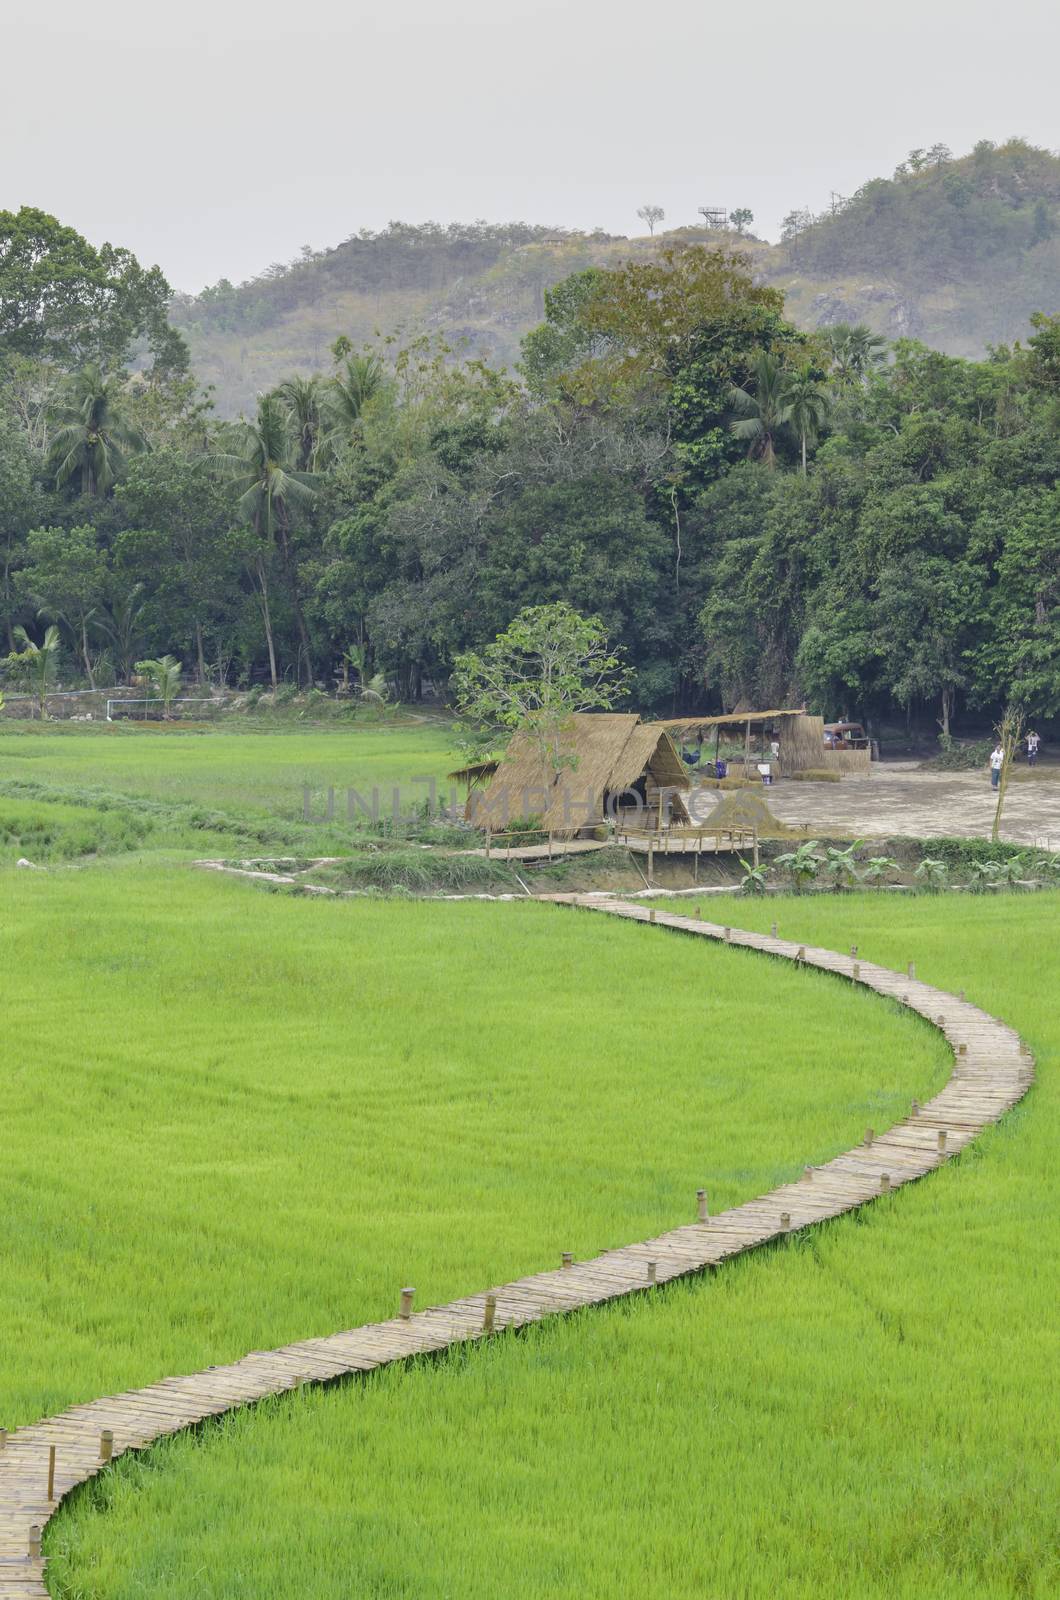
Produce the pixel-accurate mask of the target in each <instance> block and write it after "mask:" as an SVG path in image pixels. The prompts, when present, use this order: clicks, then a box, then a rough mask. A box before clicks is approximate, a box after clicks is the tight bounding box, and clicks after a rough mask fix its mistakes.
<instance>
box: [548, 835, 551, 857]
mask: <svg viewBox="0 0 1060 1600" xmlns="http://www.w3.org/2000/svg"><path fill="white" fill-rule="evenodd" d="M548 859H549V860H550V861H551V860H552V829H551V828H549V830H548Z"/></svg>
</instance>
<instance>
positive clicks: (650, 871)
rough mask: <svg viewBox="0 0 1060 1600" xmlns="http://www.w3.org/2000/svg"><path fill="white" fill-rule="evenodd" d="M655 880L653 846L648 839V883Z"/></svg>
mask: <svg viewBox="0 0 1060 1600" xmlns="http://www.w3.org/2000/svg"><path fill="white" fill-rule="evenodd" d="M654 882H655V846H654V845H653V844H652V841H651V840H650V839H649V840H648V883H649V884H652V883H654Z"/></svg>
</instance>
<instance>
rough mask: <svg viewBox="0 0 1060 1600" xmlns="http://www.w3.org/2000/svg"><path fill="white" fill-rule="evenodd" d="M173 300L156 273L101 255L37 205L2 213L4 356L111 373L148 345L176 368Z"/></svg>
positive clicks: (132, 260) (124, 255)
mask: <svg viewBox="0 0 1060 1600" xmlns="http://www.w3.org/2000/svg"><path fill="white" fill-rule="evenodd" d="M169 299H170V288H169V285H168V283H167V282H166V280H165V278H164V277H163V276H162V273H161V271H160V270H159V268H158V267H151V268H149V269H146V270H145V269H144V268H143V267H141V266H140V263H139V262H138V261H137V259H136V257H135V256H134V255H133V254H132V253H131V252H130V251H128V250H122V249H118V248H115V247H114V246H113V245H109V244H105V245H102V246H101V247H100V248H99V249H96V248H95V247H94V246H93V245H90V244H89V243H88V241H87V240H86V239H83V238H82V237H81V235H80V234H79V233H77V232H76V231H75V229H73V228H69V227H65V226H64V225H63V224H62V223H60V222H58V221H57V220H56V219H55V217H52V216H49V215H48V213H47V212H45V211H40V210H37V209H36V208H34V207H32V206H23V207H22V209H21V210H20V211H17V212H12V211H0V357H2V356H4V355H5V354H7V355H22V356H41V357H45V358H46V359H48V360H49V361H54V362H56V363H57V364H58V365H59V366H61V367H66V368H74V367H78V366H82V365H84V364H86V363H89V364H95V365H98V366H102V367H103V368H105V369H107V368H113V367H119V366H121V365H123V364H124V362H125V360H126V357H127V355H128V353H129V350H130V348H131V346H132V345H133V343H134V342H135V341H136V340H138V339H143V338H146V340H147V341H148V343H149V345H150V347H151V349H152V350H153V351H154V352H155V353H156V355H157V356H158V357H160V358H161V360H162V361H163V362H164V363H165V364H166V365H167V366H168V367H170V368H171V367H172V366H173V364H174V362H175V361H177V360H181V359H183V360H184V361H185V362H186V351H185V350H184V348H183V341H182V340H181V339H180V336H179V335H178V334H176V333H175V331H174V330H173V329H172V328H170V326H169V324H168V321H167V311H168V306H169Z"/></svg>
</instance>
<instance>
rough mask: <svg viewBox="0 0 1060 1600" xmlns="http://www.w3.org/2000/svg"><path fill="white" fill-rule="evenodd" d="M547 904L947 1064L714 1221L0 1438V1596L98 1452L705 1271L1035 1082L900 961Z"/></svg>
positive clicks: (912, 1163)
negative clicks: (860, 990) (935, 1088)
mask: <svg viewBox="0 0 1060 1600" xmlns="http://www.w3.org/2000/svg"><path fill="white" fill-rule="evenodd" d="M554 898H555V899H556V900H557V901H558V902H560V903H562V904H567V905H572V906H577V907H580V908H584V909H587V910H592V911H602V912H605V913H606V914H607V915H609V916H616V917H624V918H626V919H628V920H631V921H635V922H650V923H657V924H659V925H660V926H662V927H665V928H671V929H675V930H678V931H680V932H683V933H687V934H693V935H697V936H699V937H701V938H709V939H717V940H725V941H727V942H729V943H732V944H734V945H740V946H742V947H744V948H746V949H750V950H759V951H763V952H765V953H766V954H768V955H772V956H780V957H783V958H785V959H786V960H789V961H798V962H803V963H805V965H806V966H812V967H820V968H822V969H823V970H825V971H826V972H834V973H836V974H838V975H839V976H841V977H845V978H847V979H852V980H853V981H854V982H860V983H863V984H865V985H867V986H868V987H869V988H871V989H875V990H877V991H878V992H879V993H880V994H883V995H887V996H889V997H890V998H892V999H895V1000H898V1001H900V1002H901V1003H902V1004H904V1005H908V1006H909V1007H911V1009H912V1010H914V1011H918V1012H919V1013H920V1014H921V1015H922V1016H924V1017H926V1018H927V1019H928V1020H929V1021H930V1022H932V1023H933V1024H935V1026H937V1027H938V1028H940V1029H941V1030H942V1031H943V1032H944V1033H945V1035H946V1038H947V1039H948V1040H949V1042H950V1044H951V1045H952V1046H953V1051H954V1069H953V1073H952V1075H951V1077H950V1079H949V1081H948V1082H947V1084H946V1086H945V1088H944V1089H943V1090H942V1091H941V1093H939V1094H937V1095H936V1096H935V1097H934V1099H933V1100H930V1101H928V1102H927V1103H926V1104H925V1105H923V1106H918V1105H917V1104H916V1102H915V1101H914V1102H913V1109H912V1114H911V1115H910V1116H909V1117H907V1118H906V1119H905V1121H903V1122H901V1123H898V1124H897V1125H896V1126H895V1127H893V1128H889V1129H888V1130H887V1131H886V1132H883V1133H880V1134H879V1135H876V1136H873V1135H872V1134H871V1133H867V1134H866V1138H865V1142H864V1143H862V1144H860V1145H858V1146H856V1147H855V1148H854V1149H853V1150H848V1151H846V1152H845V1153H844V1154H843V1155H840V1156H837V1157H836V1158H835V1159H834V1160H833V1161H828V1162H825V1163H824V1164H823V1165H821V1166H819V1167H813V1168H810V1167H807V1168H806V1171H805V1173H804V1175H803V1177H802V1178H801V1179H800V1180H799V1181H798V1182H796V1183H790V1184H786V1185H784V1186H783V1187H782V1188H780V1189H774V1190H773V1191H772V1192H771V1193H769V1194H765V1195H761V1196H759V1198H758V1199H756V1200H750V1201H748V1202H747V1203H746V1204H744V1205H741V1206H736V1207H734V1208H733V1209H732V1210H731V1211H725V1212H722V1213H720V1214H719V1215H718V1216H716V1217H709V1216H708V1215H707V1198H706V1196H705V1195H704V1194H703V1192H702V1191H700V1192H699V1193H698V1195H697V1204H696V1213H697V1218H698V1220H697V1221H695V1222H691V1223H689V1224H687V1225H685V1226H684V1227H678V1228H673V1229H671V1230H670V1231H669V1232H667V1233H663V1234H660V1235H659V1237H658V1238H656V1239H645V1240H643V1241H642V1242H640V1243H637V1244H630V1245H626V1246H624V1247H622V1248H621V1249H617V1250H608V1251H605V1252H604V1254H603V1255H599V1256H596V1257H595V1258H594V1259H593V1260H591V1261H580V1262H573V1261H571V1260H570V1259H569V1258H567V1257H565V1258H564V1265H563V1266H562V1267H560V1268H558V1269H556V1270H555V1271H550V1272H539V1273H534V1274H532V1275H531V1276H529V1277H525V1278H519V1279H517V1280H516V1281H515V1282H513V1283H506V1284H501V1285H500V1286H499V1287H497V1288H496V1289H491V1290H488V1291H485V1292H483V1293H481V1294H474V1295H468V1296H466V1297H465V1298H463V1299H461V1300H454V1301H452V1302H451V1303H450V1304H449V1305H444V1306H433V1307H430V1308H429V1309H427V1310H424V1311H413V1310H412V1294H413V1291H412V1290H403V1291H402V1293H401V1310H402V1315H400V1316H398V1317H396V1318H395V1319H394V1320H392V1321H389V1322H379V1323H373V1324H370V1325H369V1326H366V1327H362V1328H353V1329H351V1330H350V1331H348V1332H345V1333H336V1334H332V1335H331V1336H330V1337H326V1338H319V1339H305V1340H302V1341H300V1342H299V1343H296V1344H288V1345H284V1346H283V1347H282V1348H281V1349H278V1350H268V1351H261V1350H255V1351H252V1352H251V1353H250V1354H249V1355H247V1356H244V1357H243V1358H242V1360H240V1361H235V1362H233V1363H231V1365H229V1366H221V1367H210V1368H209V1369H208V1370H207V1371H205V1372H197V1373H193V1374H191V1375H190V1376H188V1377H184V1378H166V1379H163V1380H162V1382H160V1383H155V1384H152V1385H150V1387H148V1388H146V1389H135V1390H130V1391H129V1392H128V1393H125V1394H119V1395H112V1396H108V1397H107V1398H104V1399H102V1400H93V1401H90V1402H89V1403H88V1404H86V1405H77V1406H72V1407H71V1408H70V1409H69V1410H68V1411H64V1412H62V1413H61V1414H60V1415H58V1416H54V1417H48V1418H46V1419H45V1420H44V1421H43V1422H37V1423H34V1424H32V1425H30V1426H27V1427H23V1428H19V1429H17V1430H16V1431H15V1432H13V1433H11V1434H10V1435H7V1436H5V1435H4V1434H3V1433H2V1432H0V1600H30V1597H33V1600H46V1597H47V1589H46V1588H45V1584H44V1563H43V1561H42V1558H41V1554H40V1532H41V1529H42V1527H43V1525H44V1524H45V1523H46V1522H47V1521H48V1518H49V1517H51V1516H52V1515H54V1513H55V1510H56V1508H57V1506H58V1504H59V1502H60V1501H61V1500H62V1498H63V1496H64V1495H66V1494H69V1493H70V1491H71V1489H73V1488H74V1487H75V1486H76V1485H77V1484H79V1483H82V1482H84V1481H85V1480H86V1479H87V1478H90V1477H91V1476H92V1475H93V1474H94V1473H96V1472H98V1471H99V1470H100V1468H101V1466H102V1465H104V1464H105V1462H106V1461H107V1460H109V1459H111V1458H112V1456H117V1455H119V1454H120V1453H121V1452H122V1451H125V1450H135V1449H142V1448H144V1447H145V1446H146V1445H149V1444H150V1443H151V1442H152V1441H153V1440H155V1439H158V1438H160V1437H162V1436H163V1435H164V1434H170V1433H176V1432H178V1431H179V1430H180V1429H182V1428H187V1427H190V1426H192V1425H193V1424H195V1423H197V1422H201V1421H203V1420H204V1419H205V1418H207V1417H213V1416H218V1415H220V1414H221V1413H222V1412H225V1411H230V1410H232V1409H234V1408H235V1407H237V1406H244V1405H248V1404H250V1403H252V1402H253V1401H256V1400H260V1399H262V1398H263V1397H264V1396H265V1395H270V1394H277V1393H279V1392H281V1391H283V1390H286V1389H292V1388H294V1387H296V1386H297V1385H299V1384H301V1383H303V1382H313V1383H326V1382H328V1381H329V1380H332V1379H337V1378H342V1377H345V1376H347V1375H348V1374H350V1373H359V1372H370V1371H372V1369H373V1368H375V1367H379V1366H382V1365H385V1364H386V1363H388V1362H393V1361H404V1360H407V1359H408V1358H409V1357H410V1356H415V1355H420V1354H424V1353H426V1352H431V1351H439V1350H444V1349H445V1348H446V1346H448V1345H453V1344H458V1343H463V1342H467V1341H470V1340H474V1339H480V1338H484V1337H488V1336H489V1334H490V1333H491V1332H494V1331H500V1330H501V1329H503V1328H520V1327H524V1326H526V1324H528V1323H531V1322H537V1321H540V1320H541V1319H542V1318H544V1317H548V1316H555V1315H561V1314H564V1313H566V1312H571V1311H575V1310H579V1309H581V1308H583V1307H586V1306H593V1305H600V1304H602V1303H603V1302H605V1301H608V1300H612V1299H615V1298H616V1297H618V1296H621V1295H627V1294H633V1293H637V1292H641V1293H644V1292H650V1291H651V1290H652V1288H653V1287H654V1286H655V1285H657V1284H661V1283H667V1282H669V1280H670V1279H672V1278H678V1277H682V1276H684V1275H686V1274H689V1273H694V1272H700V1271H702V1270H703V1269H705V1268H708V1267H714V1266H717V1265H718V1264H719V1263H720V1262H722V1261H725V1260H726V1259H727V1258H728V1257H730V1256H733V1255H738V1254H740V1253H741V1252H742V1251H745V1250H750V1249H753V1248H754V1247H755V1246H756V1245H760V1244H764V1243H766V1242H767V1241H769V1240H772V1239H776V1238H778V1237H780V1236H781V1235H783V1234H786V1233H788V1232H792V1231H794V1230H795V1229H798V1228H805V1227H809V1226H810V1225H811V1224H813V1223H815V1222H821V1221H823V1220H824V1219H825V1218H828V1217H837V1216H839V1215H841V1214H842V1213H843V1212H845V1211H850V1210H852V1209H854V1208H855V1207H857V1206H861V1205H864V1204H865V1203H866V1202H867V1201H870V1200H872V1199H874V1198H875V1197H876V1196H878V1195H880V1194H881V1193H887V1192H888V1190H893V1189H895V1188H897V1187H898V1186H899V1185H901V1184H904V1183H910V1182H912V1181H913V1179H915V1178H920V1177H922V1176H924V1175H925V1174H926V1173H929V1172H931V1171H933V1170H934V1169H935V1168H936V1167H938V1166H941V1165H942V1163H943V1162H945V1161H948V1160H949V1159H950V1157H951V1156H953V1155H955V1154H956V1153H957V1152H958V1151H960V1150H963V1149H964V1147H965V1145H967V1144H969V1143H970V1142H971V1140H972V1139H974V1138H975V1136H976V1134H977V1133H978V1132H979V1131H980V1129H982V1128H984V1127H986V1126H987V1125H988V1124H989V1123H992V1122H996V1121H997V1120H998V1119H999V1118H1000V1117H1001V1116H1002V1115H1003V1114H1004V1113H1005V1112H1006V1111H1007V1110H1008V1109H1009V1108H1010V1107H1011V1106H1013V1105H1015V1103H1016V1102H1017V1101H1018V1100H1019V1099H1020V1098H1021V1097H1022V1096H1023V1095H1024V1094H1025V1093H1026V1091H1027V1088H1028V1086H1029V1085H1030V1083H1031V1081H1032V1079H1033V1072H1034V1064H1033V1059H1032V1057H1031V1056H1030V1054H1029V1053H1028V1052H1027V1050H1026V1047H1025V1046H1024V1045H1023V1044H1022V1043H1021V1041H1020V1039H1019V1038H1018V1036H1017V1034H1016V1033H1015V1032H1014V1031H1013V1030H1012V1029H1011V1028H1009V1027H1006V1026H1005V1025H1004V1024H1003V1023H1001V1022H998V1021H997V1020H996V1019H995V1018H993V1017H991V1016H989V1015H988V1014H987V1013H986V1012H985V1011H980V1010H978V1009H977V1008H976V1007H975V1006H973V1005H969V1004H967V1003H966V1002H965V1000H964V999H963V997H962V998H957V997H956V996H954V995H951V994H946V993H945V992H943V991H942V990H939V989H933V988H931V987H930V986H929V985H928V984H926V983H921V982H919V981H918V980H917V979H916V978H915V977H913V975H912V971H910V975H909V976H905V977H903V976H902V975H901V974H899V973H896V972H891V971H889V970H888V969H887V968H886V967H879V966H874V965H872V964H871V963H869V962H860V963H859V962H858V961H857V959H856V957H855V956H853V955H851V956H843V955H838V954H836V953H835V952H833V951H831V950H822V949H815V948H813V947H812V946H806V947H803V946H800V945H795V944H792V943H790V942H788V941H787V940H783V939H777V938H772V937H770V936H768V935H762V934H756V933H743V932H741V931H739V930H738V929H736V928H733V929H729V928H723V927H722V926H720V925H719V924H716V923H709V922H703V921H700V920H698V919H695V918H691V917H683V916H679V915H676V914H672V913H669V912H663V911H654V910H648V909H647V908H645V907H643V906H632V905H629V904H627V903H625V902H622V901H611V900H601V899H586V898H584V897H581V896H577V895H568V896H563V895H559V896H556V897H554Z"/></svg>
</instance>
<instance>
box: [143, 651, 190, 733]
mask: <svg viewBox="0 0 1060 1600" xmlns="http://www.w3.org/2000/svg"><path fill="white" fill-rule="evenodd" d="M136 670H137V672H142V673H144V674H145V676H146V677H147V678H149V679H150V682H151V687H152V688H153V689H154V691H155V694H156V695H157V696H158V698H159V699H160V700H161V702H162V716H163V717H164V719H165V720H166V722H169V721H170V720H171V718H172V714H173V713H172V705H173V701H174V700H175V699H176V698H177V695H178V694H179V693H180V682H181V671H180V662H179V661H178V660H177V659H176V657H175V656H160V657H158V658H157V659H155V658H152V659H150V660H148V661H138V662H137V663H136Z"/></svg>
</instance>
